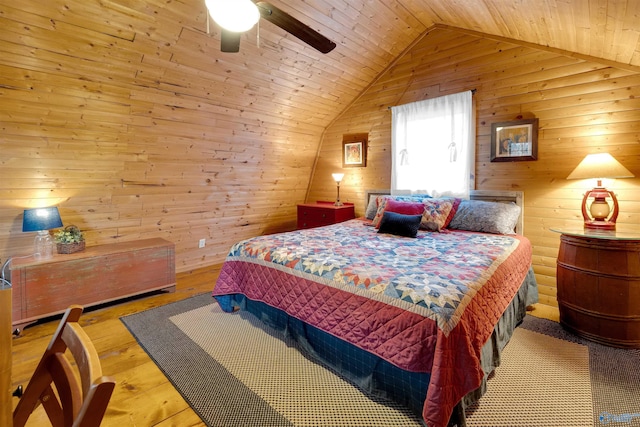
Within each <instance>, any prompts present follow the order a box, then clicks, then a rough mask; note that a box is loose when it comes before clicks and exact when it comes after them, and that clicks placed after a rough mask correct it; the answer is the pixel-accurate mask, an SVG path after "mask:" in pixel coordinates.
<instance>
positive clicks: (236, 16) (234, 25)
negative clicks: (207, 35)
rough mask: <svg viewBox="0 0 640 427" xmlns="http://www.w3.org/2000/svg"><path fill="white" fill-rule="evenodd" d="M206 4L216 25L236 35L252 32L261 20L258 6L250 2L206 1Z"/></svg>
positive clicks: (229, 0)
mask: <svg viewBox="0 0 640 427" xmlns="http://www.w3.org/2000/svg"><path fill="white" fill-rule="evenodd" d="M204 3H205V5H206V6H207V9H208V11H209V15H211V18H213V20H214V21H215V22H216V24H218V25H220V26H221V27H222V28H224V29H225V30H228V31H232V32H234V33H241V32H244V31H248V30H250V29H251V28H253V26H254V25H255V24H256V23H257V22H258V20H259V19H260V12H259V11H258V6H256V5H255V4H253V3H252V2H251V1H250V0H205V2H204Z"/></svg>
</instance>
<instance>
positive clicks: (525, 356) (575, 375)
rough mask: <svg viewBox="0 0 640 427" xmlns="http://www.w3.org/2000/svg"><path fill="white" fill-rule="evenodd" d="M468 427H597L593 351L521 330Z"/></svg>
mask: <svg viewBox="0 0 640 427" xmlns="http://www.w3.org/2000/svg"><path fill="white" fill-rule="evenodd" d="M467 425H468V426H470V427H480V426H483V427H502V426H536V427H538V426H540V427H542V426H546V427H559V426H565V427H567V426H575V427H589V426H593V405H592V398H591V379H590V373H589V349H588V347H586V346H584V345H581V344H577V343H572V342H568V341H564V340H561V339H558V338H553V337H550V336H547V335H543V334H540V333H537V332H532V331H529V330H526V329H523V328H517V329H516V330H515V332H514V335H513V337H512V338H511V341H510V342H509V344H508V345H507V346H506V347H505V349H504V351H503V353H502V363H501V365H500V366H499V367H498V368H497V369H496V371H495V375H493V376H492V377H491V378H490V379H489V381H488V386H487V392H486V394H485V395H484V396H483V397H482V399H480V401H478V402H477V403H476V404H474V405H473V406H472V407H471V408H469V409H468V410H467Z"/></svg>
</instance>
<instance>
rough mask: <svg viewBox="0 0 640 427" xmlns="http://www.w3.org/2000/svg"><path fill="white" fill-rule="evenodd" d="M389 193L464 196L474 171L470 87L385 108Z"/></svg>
mask: <svg viewBox="0 0 640 427" xmlns="http://www.w3.org/2000/svg"><path fill="white" fill-rule="evenodd" d="M391 113H392V125H391V127H392V129H391V131H392V137H391V139H392V140H391V145H392V156H391V161H392V164H391V191H392V193H394V194H401V193H405V194H407V193H408V194H418V193H419V194H429V195H431V196H434V197H438V196H456V197H462V198H468V197H469V190H470V189H471V188H472V187H473V186H474V175H475V120H474V117H473V100H472V93H471V91H467V92H462V93H457V94H453V95H447V96H441V97H438V98H434V99H426V100H424V101H418V102H413V103H410V104H405V105H399V106H397V107H392V108H391Z"/></svg>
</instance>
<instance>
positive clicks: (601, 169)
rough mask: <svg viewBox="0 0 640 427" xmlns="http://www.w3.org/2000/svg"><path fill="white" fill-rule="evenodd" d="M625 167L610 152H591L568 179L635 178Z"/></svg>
mask: <svg viewBox="0 0 640 427" xmlns="http://www.w3.org/2000/svg"><path fill="white" fill-rule="evenodd" d="M633 176H634V175H633V174H632V173H631V172H630V171H629V169H627V168H625V167H624V166H622V165H621V164H620V162H618V161H617V160H616V159H614V158H613V156H612V155H611V154H609V153H597V154H589V155H587V157H585V158H584V159H583V160H582V161H581V162H580V164H578V166H577V167H576V168H575V169H574V170H573V172H571V173H570V174H569V176H568V177H567V179H589V178H633Z"/></svg>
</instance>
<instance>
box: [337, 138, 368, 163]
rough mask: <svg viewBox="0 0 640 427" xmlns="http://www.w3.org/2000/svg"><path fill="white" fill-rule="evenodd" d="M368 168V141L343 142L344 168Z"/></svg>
mask: <svg viewBox="0 0 640 427" xmlns="http://www.w3.org/2000/svg"><path fill="white" fill-rule="evenodd" d="M365 166H367V140H366V139H362V140H360V141H342V167H343V168H362V167H365Z"/></svg>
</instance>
